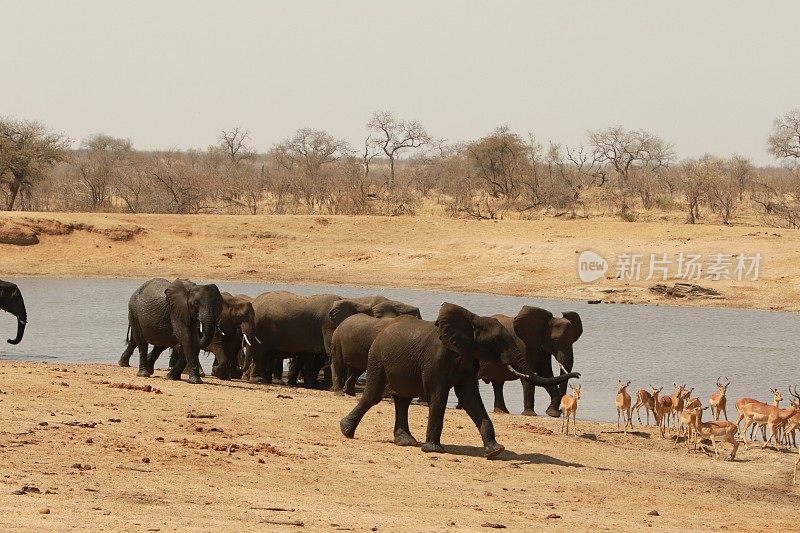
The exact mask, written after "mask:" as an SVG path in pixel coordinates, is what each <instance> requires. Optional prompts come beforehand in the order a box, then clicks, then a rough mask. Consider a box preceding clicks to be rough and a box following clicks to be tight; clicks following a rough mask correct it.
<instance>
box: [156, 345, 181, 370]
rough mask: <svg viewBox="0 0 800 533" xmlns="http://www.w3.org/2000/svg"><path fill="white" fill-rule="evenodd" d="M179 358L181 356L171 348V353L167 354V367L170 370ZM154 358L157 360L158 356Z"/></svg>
mask: <svg viewBox="0 0 800 533" xmlns="http://www.w3.org/2000/svg"><path fill="white" fill-rule="evenodd" d="M153 351H154V352H155V350H153ZM163 351H164V350H163V349H162V350H160V351H159V352H158V353H159V354H161V352H163ZM180 357H182V355H181V354H180V353H179V350H177V349H176V348H173V349H172V351H171V352H169V367H170V368H173V367H175V366H176V365H177V364H178V359H179V358H180ZM155 358H156V359H157V358H158V355H155Z"/></svg>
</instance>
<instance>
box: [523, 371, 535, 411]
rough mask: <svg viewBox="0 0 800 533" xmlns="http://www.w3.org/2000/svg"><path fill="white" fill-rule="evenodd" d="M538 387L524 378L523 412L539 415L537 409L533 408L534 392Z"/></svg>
mask: <svg viewBox="0 0 800 533" xmlns="http://www.w3.org/2000/svg"><path fill="white" fill-rule="evenodd" d="M535 390H536V387H534V386H533V384H532V383H531V382H530V381H528V380H527V379H524V380H522V402H523V403H522V405H523V410H522V414H523V415H525V416H537V414H536V411H534V410H533V393H534V392H535Z"/></svg>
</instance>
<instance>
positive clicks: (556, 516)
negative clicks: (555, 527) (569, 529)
mask: <svg viewBox="0 0 800 533" xmlns="http://www.w3.org/2000/svg"><path fill="white" fill-rule="evenodd" d="M545 518H547V519H548V520H552V519H555V518H561V515H560V514H556V513H551V514H549V515H547V516H546V517H545Z"/></svg>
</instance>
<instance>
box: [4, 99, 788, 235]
mask: <svg viewBox="0 0 800 533" xmlns="http://www.w3.org/2000/svg"><path fill="white" fill-rule="evenodd" d="M767 149H768V151H769V153H770V154H771V155H772V156H773V157H774V158H775V159H776V161H777V162H778V163H779V164H778V165H776V166H769V167H756V166H755V165H753V163H752V162H751V161H750V160H749V159H747V158H745V157H742V156H738V155H733V156H730V157H718V156H715V155H710V154H709V155H705V156H703V157H700V158H691V159H683V160H679V159H678V158H677V156H676V153H675V150H674V147H673V145H672V144H670V143H669V142H667V141H665V140H664V139H662V138H661V137H659V136H658V135H655V134H653V133H651V132H648V131H645V130H628V129H625V128H623V127H621V126H612V127H609V128H606V129H604V130H599V131H591V132H589V133H588V135H587V138H586V143H585V144H583V145H580V146H572V147H570V146H565V145H562V144H559V143H555V142H547V143H542V142H540V141H538V140H537V139H536V138H535V137H533V136H532V135H530V134H528V135H521V134H519V133H517V132H514V131H512V130H511V129H509V128H508V127H505V126H501V127H498V128H496V129H495V130H494V131H492V132H490V133H488V134H487V135H486V136H484V137H482V138H480V139H476V140H472V141H468V142H459V143H448V142H445V141H443V140H439V139H436V138H434V137H433V136H431V135H430V134H429V133H428V132H427V130H426V129H425V127H424V126H423V125H422V124H420V123H419V122H417V121H414V120H403V119H399V118H398V117H396V116H395V115H394V114H392V113H390V112H388V111H378V112H376V113H374V114H373V116H372V117H371V118H370V120H369V121H368V122H367V124H366V135H365V140H364V143H363V145H362V146H357V147H354V146H351V144H350V143H348V142H347V141H345V140H343V139H339V138H336V137H335V136H333V135H332V134H330V133H328V132H326V131H322V130H317V129H312V128H302V129H299V130H297V132H295V134H294V135H292V136H291V137H289V138H287V139H285V140H283V141H281V142H279V143H276V144H274V145H273V146H271V147H270V148H269V149H268V150H266V151H258V150H257V149H256V148H255V147H254V146H253V143H252V140H251V137H250V132H249V131H248V130H246V129H244V128H241V127H234V128H231V129H228V130H223V131H221V132H220V133H219V136H218V138H217V142H216V143H215V144H214V145H212V146H209V147H208V148H206V149H191V150H163V151H143V150H137V149H135V147H134V146H133V145H132V143H131V141H130V140H129V139H124V138H118V137H112V136H109V135H104V134H96V135H91V136H89V137H88V138H86V139H84V140H82V141H81V142H80V143H79V145H78V146H77V147H73V143H72V141H71V140H70V139H68V138H67V137H66V136H64V135H62V134H60V133H57V132H54V131H51V130H50V129H48V128H47V127H45V126H44V125H42V124H40V123H38V122H34V121H29V120H19V119H13V118H0V208H2V209H5V210H14V209H17V210H30V211H101V212H113V211H116V212H129V213H187V214H189V213H249V214H316V213H320V214H355V215H362V214H380V215H413V214H416V213H418V212H420V210H421V209H423V208H424V207H425V206H426V205H433V206H436V207H437V208H438V209H439V210H440V212H443V213H445V214H447V215H449V216H452V217H469V218H477V219H496V218H503V217H508V216H516V217H534V216H542V215H552V216H570V217H581V216H590V215H592V214H613V215H615V216H619V217H621V218H623V219H625V220H629V221H633V220H636V218H637V216H639V214H640V213H641V212H642V211H647V210H653V209H660V210H672V211H674V210H681V211H683V212H684V213H685V219H686V222H687V223H697V222H699V221H703V220H709V221H713V222H722V223H725V224H730V223H732V221H733V220H734V218H735V217H736V216H737V214H738V213H740V212H742V211H747V212H748V213H752V214H755V215H756V216H757V217H758V220H760V221H761V222H762V223H763V224H766V225H771V226H778V227H792V228H797V227H800V109H795V110H792V111H789V112H787V113H785V114H784V115H782V116H780V117H778V118H777V119H775V121H774V124H773V129H772V133H771V134H770V136H769V138H768V139H767Z"/></svg>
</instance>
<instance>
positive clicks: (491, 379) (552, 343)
mask: <svg viewBox="0 0 800 533" xmlns="http://www.w3.org/2000/svg"><path fill="white" fill-rule="evenodd" d="M494 318H496V319H497V320H499V321H500V323H501V324H503V326H505V328H506V329H507V330H508V331H509V332H510V333H511V334H512V335H513V336H514V338H515V341H516V343H517V346H518V347H519V349H520V350H521V351H522V352H523V353H524V354H525V358H526V359H527V361H528V365H529V366H530V367H531V368H532V369H533V371H534V372H536V373H537V374H538V375H540V376H544V377H552V376H553V368H552V362H551V359H550V358H551V357H555V359H556V362H557V363H558V364H559V366H560V367H561V368H562V369H561V374H565V373H566V372H571V371H572V366H573V363H574V356H573V349H572V345H573V344H574V343H575V342H576V341H577V340H578V339H579V338H580V336H581V334H582V333H583V323H582V322H581V317H580V315H579V314H578V313H576V312H574V311H568V312H565V313H562V316H560V317H555V316H553V313H551V312H550V311H547V310H545V309H541V308H539V307H531V306H527V305H526V306H524V307H523V308H522V309H521V310H520V312H519V313H518V314H517V316H516V317H514V318H511V317H509V316H506V315H494ZM478 378H479V379H482V380H484V381H485V382H486V383H491V384H492V388H493V389H494V411H495V412H501V413H508V408H507V407H506V403H505V398H504V396H503V385H504V383H505V382H506V381H512V380H515V379H518V378H517V377H516V376H514V375H513V374H511V373H510V372H508V370H507V369H506V368H504V367H503V366H502V365H498V364H494V363H488V362H481V365H480V369H479V371H478ZM544 388H545V390H547V393H548V394H549V395H550V405H549V406H548V407H547V414H548V415H550V416H553V417H559V416H561V409H560V408H559V403H560V402H561V398H562V397H563V396H564V395H565V394H566V393H567V383H566V382H562V383H561V385H559V386H558V387H556V386H554V385H548V386H545V387H544ZM522 391H523V405H524V410H523V411H522V414H523V415H530V416H536V411H534V391H535V386H534V384H532V383H531V382H530V381H527V380H522Z"/></svg>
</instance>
